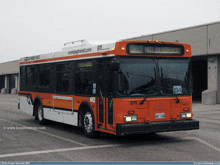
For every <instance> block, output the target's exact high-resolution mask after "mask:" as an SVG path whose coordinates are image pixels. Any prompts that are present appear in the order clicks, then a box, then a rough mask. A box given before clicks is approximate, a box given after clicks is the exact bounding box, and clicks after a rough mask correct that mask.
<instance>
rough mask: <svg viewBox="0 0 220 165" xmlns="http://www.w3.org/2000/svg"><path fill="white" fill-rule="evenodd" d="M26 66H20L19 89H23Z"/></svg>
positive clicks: (24, 86) (25, 84)
mask: <svg viewBox="0 0 220 165" xmlns="http://www.w3.org/2000/svg"><path fill="white" fill-rule="evenodd" d="M26 76H27V75H26V67H25V66H23V67H21V68H20V83H21V84H20V89H21V90H25V88H26V86H27V83H26Z"/></svg>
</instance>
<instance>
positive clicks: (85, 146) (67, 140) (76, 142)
mask: <svg viewBox="0 0 220 165" xmlns="http://www.w3.org/2000/svg"><path fill="white" fill-rule="evenodd" d="M0 120H2V121H5V122H7V123H11V124H14V125H18V126H21V127H27V126H25V125H21V124H18V123H15V122H11V121H7V120H4V119H0ZM30 130H33V131H37V132H40V133H43V134H46V135H49V136H52V137H55V138H59V139H62V140H65V141H68V142H71V143H75V144H79V145H81V146H84V147H87V146H88V145H86V144H83V143H80V142H77V141H73V140H70V139H66V138H63V137H60V136H57V135H53V134H50V133H47V132H43V131H40V130H38V129H30Z"/></svg>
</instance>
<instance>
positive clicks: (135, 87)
mask: <svg viewBox="0 0 220 165" xmlns="http://www.w3.org/2000/svg"><path fill="white" fill-rule="evenodd" d="M119 62H120V70H119V72H118V74H119V75H118V84H119V85H118V90H117V93H118V94H119V95H120V96H142V95H143V96H173V95H191V80H190V79H191V76H190V71H189V59H174V58H172V59H171V58H166V59H165V58H162V59H161V58H160V59H159V58H137V57H129V58H128V57H121V58H119Z"/></svg>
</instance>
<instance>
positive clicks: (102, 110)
mask: <svg viewBox="0 0 220 165" xmlns="http://www.w3.org/2000/svg"><path fill="white" fill-rule="evenodd" d="M99 73H100V74H99V78H98V80H99V82H98V84H99V85H98V86H99V87H98V91H97V94H98V95H99V97H98V100H99V101H98V116H97V118H98V128H99V129H103V130H106V131H112V130H113V98H112V89H111V88H112V84H111V81H112V80H111V72H110V71H109V67H108V65H107V64H106V63H105V62H104V61H102V62H100V63H99Z"/></svg>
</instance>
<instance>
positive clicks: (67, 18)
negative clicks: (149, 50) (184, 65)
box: [0, 0, 220, 63]
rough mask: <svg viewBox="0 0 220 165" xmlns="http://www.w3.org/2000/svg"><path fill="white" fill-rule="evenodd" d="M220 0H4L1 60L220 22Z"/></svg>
mask: <svg viewBox="0 0 220 165" xmlns="http://www.w3.org/2000/svg"><path fill="white" fill-rule="evenodd" d="M219 6H220V1H219V0H135V1H132V0H0V63H2V62H8V61H14V60H19V59H20V58H21V57H26V56H33V55H39V54H45V53H50V52H56V51H61V50H62V47H63V45H64V43H66V42H70V41H75V40H81V39H86V40H87V41H89V43H91V44H101V43H110V42H115V41H118V40H122V39H126V38H131V37H138V36H141V35H150V34H155V33H160V32H165V31H171V30H176V29H182V28H187V27H192V26H197V25H203V24H208V23H213V22H219V21H220V10H219Z"/></svg>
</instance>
